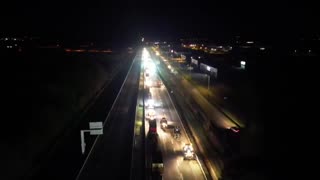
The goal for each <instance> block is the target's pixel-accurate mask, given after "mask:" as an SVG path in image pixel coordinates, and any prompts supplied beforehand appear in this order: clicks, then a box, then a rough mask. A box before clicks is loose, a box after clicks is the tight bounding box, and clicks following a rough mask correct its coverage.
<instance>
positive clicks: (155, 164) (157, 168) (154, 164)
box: [151, 150, 164, 179]
mask: <svg viewBox="0 0 320 180" xmlns="http://www.w3.org/2000/svg"><path fill="white" fill-rule="evenodd" d="M163 171H164V165H163V159H162V153H161V151H160V150H157V151H154V152H153V153H152V157H151V176H152V179H162V175H163Z"/></svg>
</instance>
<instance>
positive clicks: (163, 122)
mask: <svg viewBox="0 0 320 180" xmlns="http://www.w3.org/2000/svg"><path fill="white" fill-rule="evenodd" d="M160 125H161V128H162V129H165V128H167V126H168V121H167V119H166V118H165V117H162V118H161V120H160Z"/></svg>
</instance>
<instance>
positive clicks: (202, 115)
mask: <svg viewBox="0 0 320 180" xmlns="http://www.w3.org/2000/svg"><path fill="white" fill-rule="evenodd" d="M152 58H153V59H154V60H160V64H159V65H158V72H159V74H160V75H161V78H162V79H163V80H164V81H165V82H164V83H165V84H166V85H167V88H170V90H169V91H173V96H171V97H172V98H173V99H174V101H173V102H175V104H176V108H177V109H178V112H179V113H180V115H181V117H183V118H184V119H183V120H184V121H185V122H186V124H187V125H188V127H189V129H190V132H191V134H192V136H193V139H194V142H195V143H196V145H197V146H198V148H199V151H200V152H201V154H200V155H203V159H204V164H205V165H206V168H207V169H208V171H209V172H210V175H211V176H212V177H213V179H218V178H219V177H220V176H221V171H222V169H223V158H224V155H223V153H224V151H225V149H224V146H223V144H222V142H220V141H219V139H218V137H217V136H216V135H215V134H214V133H213V131H215V132H223V129H225V128H226V127H228V126H231V125H234V124H233V122H231V121H230V120H229V119H228V118H227V117H225V115H224V114H222V113H221V112H220V111H219V110H217V109H216V108H215V107H214V106H212V105H211V104H210V103H209V102H208V101H207V100H206V99H205V97H203V96H202V95H200V93H199V92H198V91H197V90H196V88H194V87H192V86H191V85H190V84H189V83H188V82H187V80H185V79H183V78H182V77H181V76H180V75H179V74H178V73H177V71H176V70H174V69H173V68H172V66H171V64H170V63H168V61H165V59H164V58H161V57H159V56H155V55H153V56H152ZM208 119H210V121H208ZM211 123H212V124H214V126H212V124H211ZM219 127H220V128H219Z"/></svg>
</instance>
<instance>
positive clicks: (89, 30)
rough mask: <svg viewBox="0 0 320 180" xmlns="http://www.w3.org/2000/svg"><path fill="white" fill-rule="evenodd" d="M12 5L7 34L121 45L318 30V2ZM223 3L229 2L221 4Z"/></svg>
mask: <svg viewBox="0 0 320 180" xmlns="http://www.w3.org/2000/svg"><path fill="white" fill-rule="evenodd" d="M10 2H11V3H10V4H9V3H7V4H6V5H4V6H2V10H1V12H0V13H1V19H0V20H1V22H2V23H1V26H3V27H2V28H1V29H2V31H1V33H3V34H8V33H9V34H30V35H36V36H48V37H52V38H62V39H70V40H72V39H81V40H82V39H83V40H101V41H118V40H134V39H136V38H137V37H139V36H145V37H147V38H148V39H149V38H153V39H154V38H155V39H157V38H176V37H190V36H198V37H210V38H212V39H223V38H224V37H228V36H230V35H235V34H241V35H249V36H259V37H265V38H266V37H267V38H268V37H273V36H277V37H278V36H279V37H281V36H283V35H291V34H294V35H295V34H301V33H306V32H318V31H319V28H318V27H317V24H318V22H317V17H319V13H316V12H317V11H316V10H315V8H312V7H316V6H315V5H314V6H312V5H313V4H307V3H305V4H293V3H291V2H283V3H279V2H276V1H274V2H272V1H266V2H267V3H264V2H256V1H252V2H249V1H234V2H231V1H230V2H227V1H215V0H212V1H190V2H188V1H173V0H172V1H151V0H150V1H146V0H144V1H130V2H128V1H121V0H118V1H114V0H113V1H109V0H104V1H101V0H88V1H76V0H68V1H67V0H65V1H62V0H55V1H21V2H17V1H15V2H13V1H10ZM221 2H223V3H221Z"/></svg>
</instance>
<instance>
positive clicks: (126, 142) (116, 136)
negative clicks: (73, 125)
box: [77, 55, 141, 180]
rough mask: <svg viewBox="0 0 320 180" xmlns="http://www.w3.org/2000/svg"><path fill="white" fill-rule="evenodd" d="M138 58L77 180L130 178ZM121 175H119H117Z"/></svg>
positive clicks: (138, 69)
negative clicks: (102, 132)
mask: <svg viewBox="0 0 320 180" xmlns="http://www.w3.org/2000/svg"><path fill="white" fill-rule="evenodd" d="M140 59H141V58H140V57H139V55H138V56H136V57H135V59H134V61H133V64H132V68H131V69H130V71H129V74H128V76H127V78H126V80H125V83H124V86H123V88H122V89H121V92H120V94H119V96H118V97H117V99H116V102H115V104H114V107H113V108H112V110H111V113H110V115H108V117H107V119H106V121H105V124H104V129H103V130H104V134H103V135H100V136H99V137H98V138H97V140H96V142H95V144H94V148H93V150H92V151H91V153H89V156H88V159H87V160H86V161H85V164H84V166H83V168H82V169H81V171H80V173H79V174H78V177H77V179H79V180H86V179H90V180H92V179H94V180H99V179H130V168H131V167H130V166H131V153H132V143H133V142H132V140H133V130H134V129H133V128H134V120H135V110H136V101H137V93H138V82H139V74H140V62H141V61H140ZM119 172H121V173H119Z"/></svg>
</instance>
